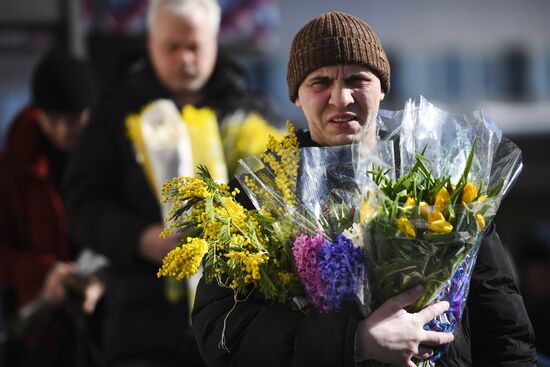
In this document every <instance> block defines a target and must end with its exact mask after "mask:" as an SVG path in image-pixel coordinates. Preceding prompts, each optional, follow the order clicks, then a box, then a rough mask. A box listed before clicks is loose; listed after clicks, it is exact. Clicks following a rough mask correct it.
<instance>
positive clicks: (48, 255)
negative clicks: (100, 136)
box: [0, 50, 95, 366]
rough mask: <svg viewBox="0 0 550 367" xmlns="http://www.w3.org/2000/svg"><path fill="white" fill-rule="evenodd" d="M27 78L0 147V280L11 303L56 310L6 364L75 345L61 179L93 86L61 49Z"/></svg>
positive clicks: (67, 353)
mask: <svg viewBox="0 0 550 367" xmlns="http://www.w3.org/2000/svg"><path fill="white" fill-rule="evenodd" d="M31 84H32V87H31V89H32V101H31V103H30V104H29V105H28V106H26V107H25V108H24V109H23V110H22V111H21V112H20V113H19V115H18V116H17V117H16V118H15V121H13V123H12V124H11V126H10V129H9V132H8V136H7V141H6V143H7V144H6V148H5V150H4V151H2V152H1V153H0V262H1V264H0V267H1V268H2V271H1V273H0V286H2V287H4V288H6V289H8V290H9V291H10V294H12V295H13V299H14V302H13V303H15V304H14V305H13V307H14V309H21V308H22V307H24V306H27V305H29V304H30V303H32V302H34V301H36V300H37V299H40V298H42V299H44V300H45V301H46V302H47V303H48V304H50V305H51V306H54V307H52V309H54V310H55V312H54V314H55V315H51V318H49V319H48V320H49V322H46V323H45V324H41V326H40V328H39V329H37V330H31V331H29V332H28V333H27V334H26V335H25V337H24V338H23V342H22V343H20V345H17V346H14V348H16V349H10V350H11V352H8V353H9V363H10V365H28V366H64V365H67V366H69V365H75V360H74V359H73V358H74V356H73V355H72V353H74V352H75V350H74V348H73V349H72V350H71V349H70V348H71V347H74V343H73V342H74V335H73V332H74V330H73V327H72V326H71V321H70V320H71V317H69V316H68V314H69V313H70V312H71V311H70V310H69V307H67V305H68V302H67V301H68V298H69V293H79V292H81V291H82V290H83V289H82V288H81V287H80V284H79V282H78V281H77V269H76V266H75V263H74V262H73V261H72V259H73V254H74V253H75V251H74V249H73V248H72V247H71V243H70V240H69V232H68V229H67V218H66V214H65V208H64V205H63V201H62V198H61V196H62V194H61V191H60V182H61V177H62V175H63V173H64V171H65V166H66V163H67V159H68V156H69V154H70V152H71V150H72V149H73V147H74V145H75V143H76V141H77V139H78V137H79V133H80V130H81V128H82V127H83V126H84V125H85V124H86V122H87V121H88V118H89V113H90V111H89V110H90V108H91V105H92V103H93V97H94V87H95V85H94V78H93V74H92V71H91V69H89V67H88V65H87V64H86V63H84V62H83V61H80V60H78V59H76V58H74V57H72V56H70V55H69V54H67V53H65V52H64V51H61V50H52V51H49V52H48V53H47V54H46V55H45V56H44V57H43V58H42V59H41V61H40V62H39V64H38V65H37V67H36V68H35V70H34V71H33V75H32V82H31ZM15 350H17V351H15Z"/></svg>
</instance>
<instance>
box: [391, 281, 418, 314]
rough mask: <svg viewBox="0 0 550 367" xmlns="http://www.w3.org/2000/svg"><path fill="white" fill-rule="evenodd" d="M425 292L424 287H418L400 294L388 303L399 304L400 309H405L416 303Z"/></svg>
mask: <svg viewBox="0 0 550 367" xmlns="http://www.w3.org/2000/svg"><path fill="white" fill-rule="evenodd" d="M423 292H424V287H423V286H422V285H417V286H416V287H414V288H411V289H409V290H408V291H405V292H403V293H399V294H398V295H397V296H394V297H392V298H390V299H389V300H388V301H390V302H392V303H394V304H397V305H398V306H399V307H401V308H403V307H405V306H408V305H410V304H412V303H413V302H414V301H416V300H417V299H418V297H420V296H421V295H422V293H423Z"/></svg>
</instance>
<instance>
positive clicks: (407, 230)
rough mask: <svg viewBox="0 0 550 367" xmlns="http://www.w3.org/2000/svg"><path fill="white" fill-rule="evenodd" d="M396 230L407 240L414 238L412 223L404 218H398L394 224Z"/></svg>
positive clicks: (414, 232)
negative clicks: (407, 238)
mask: <svg viewBox="0 0 550 367" xmlns="http://www.w3.org/2000/svg"><path fill="white" fill-rule="evenodd" d="M395 225H396V226H397V229H399V230H400V231H401V232H403V233H404V234H405V236H407V237H409V238H416V231H415V229H414V226H413V225H412V223H411V222H410V221H409V220H408V219H407V217H405V216H401V217H399V219H397V221H396V222H395Z"/></svg>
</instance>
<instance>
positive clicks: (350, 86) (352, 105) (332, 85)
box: [295, 65, 384, 145]
mask: <svg viewBox="0 0 550 367" xmlns="http://www.w3.org/2000/svg"><path fill="white" fill-rule="evenodd" d="M383 99H384V93H382V90H381V87H380V79H378V77H377V76H376V75H375V74H373V73H372V72H371V71H370V70H369V69H368V68H367V67H365V66H362V65H334V66H325V67H322V68H319V69H317V70H315V71H313V72H311V73H310V74H309V75H308V76H307V77H306V78H305V79H304V81H303V82H302V84H301V85H300V88H299V89H298V98H297V99H296V102H295V103H296V106H298V107H300V108H302V110H303V111H304V114H305V116H306V119H307V122H308V125H309V130H310V131H311V138H312V139H313V141H315V142H316V143H318V144H321V145H344V144H350V143H351V142H352V141H353V137H354V135H355V134H357V133H358V132H359V130H360V129H361V127H362V126H364V125H365V124H366V123H367V122H368V121H374V119H375V118H376V116H377V114H378V107H379V105H380V102H381V101H382V100H383Z"/></svg>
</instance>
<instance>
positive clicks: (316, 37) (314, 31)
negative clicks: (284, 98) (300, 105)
mask: <svg viewBox="0 0 550 367" xmlns="http://www.w3.org/2000/svg"><path fill="white" fill-rule="evenodd" d="M336 64H360V65H365V66H367V67H369V68H370V69H371V70H372V72H373V73H375V74H376V75H377V76H378V78H379V79H380V84H381V86H382V91H383V92H384V93H387V92H388V90H389V89H390V64H389V62H388V59H387V57H386V53H385V52H384V49H382V45H381V44H380V41H379V40H378V37H376V34H375V33H374V31H373V30H372V29H371V28H370V27H369V25H368V24H367V23H365V22H363V21H362V20H361V19H359V18H357V17H354V16H353V15H350V14H346V13H340V12H330V13H325V14H321V15H319V16H318V17H316V18H314V19H312V20H311V21H309V22H308V23H307V24H306V25H305V26H303V27H302V29H300V30H299V31H298V33H296V36H295V37H294V40H293V41H292V47H291V49H290V57H289V60H288V70H287V76H286V80H287V83H288V96H289V97H290V100H291V101H292V102H294V101H295V100H296V98H297V97H298V88H299V87H300V84H302V82H303V81H304V79H305V78H306V77H307V76H308V74H309V73H311V72H312V71H314V70H316V69H319V68H320V67H323V66H328V65H336Z"/></svg>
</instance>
